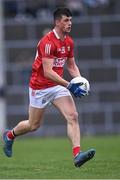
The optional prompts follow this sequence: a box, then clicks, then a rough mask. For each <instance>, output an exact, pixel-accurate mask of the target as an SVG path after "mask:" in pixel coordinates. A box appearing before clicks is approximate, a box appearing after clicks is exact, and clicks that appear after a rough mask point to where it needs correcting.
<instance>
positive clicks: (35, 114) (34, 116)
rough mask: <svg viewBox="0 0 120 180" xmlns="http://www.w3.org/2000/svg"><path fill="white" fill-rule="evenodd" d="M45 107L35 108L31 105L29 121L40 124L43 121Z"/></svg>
mask: <svg viewBox="0 0 120 180" xmlns="http://www.w3.org/2000/svg"><path fill="white" fill-rule="evenodd" d="M44 112H45V108H41V109H40V108H35V107H31V106H29V122H30V123H31V124H40V123H41V121H42V117H43V114H44Z"/></svg>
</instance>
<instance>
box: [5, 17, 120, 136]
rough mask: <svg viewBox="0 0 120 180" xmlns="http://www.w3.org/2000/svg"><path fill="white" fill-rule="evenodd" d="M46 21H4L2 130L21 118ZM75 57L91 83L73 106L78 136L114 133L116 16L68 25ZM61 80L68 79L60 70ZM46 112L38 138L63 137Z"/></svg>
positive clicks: (119, 55) (119, 121) (118, 58)
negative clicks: (4, 112)
mask: <svg viewBox="0 0 120 180" xmlns="http://www.w3.org/2000/svg"><path fill="white" fill-rule="evenodd" d="M50 28H52V26H51V19H48V20H46V21H44V22H42V20H39V21H38V20H30V21H29V20H27V21H22V22H17V21H13V20H12V21H10V20H9V21H7V20H6V21H5V24H4V29H5V42H6V55H7V62H8V66H7V120H8V123H7V124H8V127H9V128H11V127H13V126H14V125H15V124H16V123H17V122H18V121H20V120H21V119H23V118H25V119H26V118H27V111H28V81H29V75H30V72H31V64H32V62H33V59H34V56H35V48H36V45H37V42H38V40H39V39H40V38H41V37H42V35H43V34H44V33H45V32H47V31H48V30H49V29H50ZM71 35H72V36H73V38H74V39H75V56H76V60H77V64H78V65H79V67H80V69H81V73H82V75H83V76H85V77H86V78H87V79H88V80H89V81H90V83H91V95H90V96H89V97H85V98H82V99H80V100H76V104H77V107H78V111H79V113H80V115H81V116H80V123H81V131H82V133H84V134H99V133H104V134H107V133H109V134H110V133H119V132H120V50H119V49H120V16H119V15H110V16H98V17H81V18H80V17H79V18H75V19H74V20H73V30H72V33H71ZM65 77H66V78H67V79H70V77H69V75H68V74H67V72H66V70H65ZM57 113H58V112H57V111H56V110H55V109H53V108H50V109H48V114H46V118H45V119H46V120H45V122H44V125H43V127H42V129H41V131H37V133H40V134H42V135H48V134H52V135H54V134H58V135H60V134H61V135H64V134H65V133H66V129H65V127H64V126H65V125H66V123H65V121H63V120H61V119H62V117H61V115H58V114H57Z"/></svg>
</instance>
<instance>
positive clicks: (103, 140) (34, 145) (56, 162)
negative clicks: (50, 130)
mask: <svg viewBox="0 0 120 180" xmlns="http://www.w3.org/2000/svg"><path fill="white" fill-rule="evenodd" d="M81 146H82V150H87V149H89V148H91V147H93V148H95V149H96V155H95V157H94V158H93V159H92V160H90V161H89V162H87V163H86V164H84V165H83V166H82V167H80V168H75V167H74V166H73V158H72V153H71V146H70V143H69V141H68V140H67V138H33V139H24V140H23V138H22V139H20V140H17V141H16V142H15V144H14V148H13V149H14V156H13V157H12V158H7V157H5V155H4V154H3V153H2V147H1V146H0V179H2V178H4V179H120V136H110V137H90V138H88V137H83V138H82V140H81Z"/></svg>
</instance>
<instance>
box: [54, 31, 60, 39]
mask: <svg viewBox="0 0 120 180" xmlns="http://www.w3.org/2000/svg"><path fill="white" fill-rule="evenodd" d="M53 32H54V34H55V36H56V38H57V39H60V37H59V35H58V34H57V32H56V31H55V29H53Z"/></svg>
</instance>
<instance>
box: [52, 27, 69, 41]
mask: <svg viewBox="0 0 120 180" xmlns="http://www.w3.org/2000/svg"><path fill="white" fill-rule="evenodd" d="M54 29H55V31H56V33H57V34H58V36H59V37H60V39H61V40H62V41H63V40H64V38H65V36H66V34H65V33H64V32H63V31H61V30H60V29H59V28H57V27H55V28H54Z"/></svg>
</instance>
